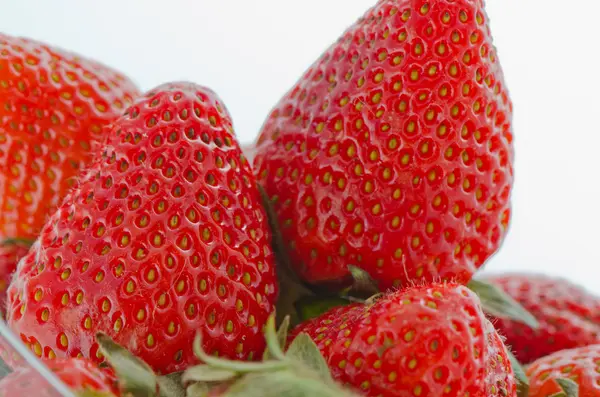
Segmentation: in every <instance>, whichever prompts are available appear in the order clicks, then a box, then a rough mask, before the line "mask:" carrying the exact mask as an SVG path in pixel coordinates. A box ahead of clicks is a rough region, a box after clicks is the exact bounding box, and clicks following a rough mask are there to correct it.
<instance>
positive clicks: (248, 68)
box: [0, 0, 600, 294]
mask: <svg viewBox="0 0 600 397" xmlns="http://www.w3.org/2000/svg"><path fill="white" fill-rule="evenodd" d="M373 3H374V0H188V1H183V0H181V1H177V0H160V1H150V0H137V1H135V0H120V1H114V0H103V1H93V2H92V1H86V0H71V1H67V0H38V1H33V0H0V5H1V7H0V10H1V11H0V30H1V31H4V32H5V33H9V34H13V35H23V36H28V37H32V38H36V39H41V40H44V41H46V42H49V43H52V44H55V45H57V46H61V47H64V48H67V49H70V50H73V51H76V52H79V53H81V54H83V55H87V56H90V57H93V58H96V59H98V60H101V61H103V62H104V63H107V64H109V65H111V66H114V67H116V68H119V69H120V70H122V71H123V72H124V73H126V74H128V75H129V76H132V77H133V78H134V80H135V81H136V82H137V83H138V84H139V85H140V86H141V87H142V88H143V89H149V88H152V87H153V86H155V85H158V84H160V83H163V82H166V81H170V80H182V79H187V80H192V81H195V82H197V83H200V84H204V85H208V86H210V87H212V88H213V89H215V90H216V91H217V92H218V93H219V95H220V96H221V97H222V98H223V100H224V101H225V103H226V105H227V107H228V108H229V110H230V112H231V113H232V115H233V118H234V122H235V126H236V130H237V134H238V136H239V137H240V139H241V140H242V141H243V142H250V141H252V140H253V139H254V137H255V135H256V133H257V132H258V130H259V128H260V126H261V124H262V122H263V119H264V117H265V116H266V115H267V113H268V111H269V110H270V108H271V107H272V106H273V105H274V104H275V103H276V102H277V100H278V99H279V98H280V96H281V95H282V94H283V93H284V92H285V91H287V89H288V88H289V87H290V86H291V85H292V84H293V83H294V82H295V80H296V79H297V77H298V76H299V75H300V74H301V73H302V72H303V71H304V70H305V69H306V68H307V67H308V66H309V65H310V64H311V63H312V62H313V60H314V59H315V58H316V57H317V56H318V55H319V54H320V53H321V52H322V50H324V49H325V48H326V47H327V46H328V45H329V44H330V43H331V42H333V41H334V40H335V39H336V38H337V37H338V35H339V34H340V33H341V32H342V31H343V30H344V29H345V27H346V26H348V25H349V24H351V23H352V22H353V21H354V20H355V19H357V18H358V17H359V16H360V15H361V14H362V13H363V11H364V10H366V9H367V8H368V7H370V6H371V5H372V4H373ZM488 14H489V16H490V18H491V21H492V33H493V35H494V37H495V43H496V45H497V47H498V52H499V56H500V59H501V62H502V64H503V66H504V71H505V75H506V79H507V83H508V85H509V88H510V90H511V94H512V99H513V101H514V104H515V124H514V131H515V136H516V152H517V163H516V178H517V179H516V185H515V189H514V193H513V203H514V216H513V222H512V226H511V231H510V234H509V236H508V238H507V240H506V242H505V244H504V247H503V248H502V250H501V252H500V253H499V254H497V255H496V256H495V257H494V258H493V259H492V260H491V261H490V262H489V264H488V269H489V270H490V271H494V272H499V271H505V270H530V271H543V272H547V273H551V274H556V275H563V276H565V277H568V278H570V279H572V280H574V281H577V282H580V283H582V284H584V285H586V286H587V287H589V288H590V289H594V290H596V291H597V292H598V293H599V294H600V277H599V276H600V248H599V247H600V175H599V174H600V156H599V147H598V146H599V145H600V118H599V117H598V116H599V115H600V95H599V94H600V64H599V63H598V54H599V53H600V44H599V41H600V40H599V39H600V19H599V16H600V5H599V3H598V2H597V0H577V1H576V2H574V3H573V2H572V3H569V2H565V1H559V0H488Z"/></svg>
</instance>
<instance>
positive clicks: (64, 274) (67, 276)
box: [60, 269, 71, 281]
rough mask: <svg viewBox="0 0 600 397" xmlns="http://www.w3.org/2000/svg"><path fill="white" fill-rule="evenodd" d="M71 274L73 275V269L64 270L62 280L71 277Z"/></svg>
mask: <svg viewBox="0 0 600 397" xmlns="http://www.w3.org/2000/svg"><path fill="white" fill-rule="evenodd" d="M69 276H71V269H66V270H65V271H63V272H62V273H61V275H60V278H61V280H63V281H64V280H66V279H68V278H69Z"/></svg>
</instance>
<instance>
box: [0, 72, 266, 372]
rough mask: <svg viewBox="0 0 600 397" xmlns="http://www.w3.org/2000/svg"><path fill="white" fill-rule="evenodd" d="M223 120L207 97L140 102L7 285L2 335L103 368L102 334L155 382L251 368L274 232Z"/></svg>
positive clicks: (193, 89)
mask: <svg viewBox="0 0 600 397" xmlns="http://www.w3.org/2000/svg"><path fill="white" fill-rule="evenodd" d="M260 200H261V199H260V195H259V192H258V190H257V188H256V183H255V181H254V177H253V175H252V170H251V168H250V165H249V164H248V163H247V161H246V160H245V158H244V156H243V154H242V152H241V150H240V148H239V146H238V144H237V142H236V138H235V136H234V133H233V129H232V124H231V118H230V116H229V114H228V112H227V110H226V109H225V107H224V105H223V104H222V102H221V101H220V99H219V98H218V97H217V95H216V94H215V93H214V92H212V91H211V90H209V89H207V88H204V87H200V86H197V85H194V84H191V83H174V84H166V85H163V86H160V87H158V88H156V89H155V90H153V91H151V92H149V93H147V94H146V95H145V96H144V97H142V98H140V99H139V100H137V101H136V102H135V103H134V105H133V106H132V107H131V108H129V110H127V112H126V113H125V115H124V116H122V117H120V118H119V119H118V120H117V121H116V122H115V123H114V125H113V126H112V128H111V130H110V131H109V139H108V141H107V143H106V146H105V148H104V152H103V153H102V156H99V157H98V158H97V159H96V161H95V162H94V164H93V165H92V167H91V169H90V171H89V172H88V173H87V174H86V176H85V177H84V178H83V179H82V181H81V182H80V184H79V186H78V187H77V188H76V189H75V190H74V191H73V192H72V193H71V194H69V195H68V196H67V198H66V199H65V201H64V203H63V204H62V206H61V207H59V209H58V211H57V212H56V213H55V214H54V215H53V216H52V217H51V218H50V220H49V222H48V223H47V225H46V226H45V227H44V229H43V230H42V234H41V236H40V237H39V239H38V240H37V242H36V243H35V244H34V245H33V246H32V248H31V250H30V252H29V254H28V255H26V256H25V257H24V258H23V259H22V261H21V262H20V265H19V268H18V269H17V273H16V276H15V278H14V279H13V282H12V284H11V285H10V287H9V309H8V312H9V313H8V319H9V324H10V326H11V327H12V329H13V330H14V331H15V332H16V333H17V334H18V335H20V336H21V338H22V339H23V341H25V342H26V343H27V344H29V345H30V346H31V348H32V349H33V351H34V352H35V353H36V354H37V355H38V356H43V357H51V356H53V355H56V356H58V357H65V356H77V355H79V354H82V355H84V356H86V357H92V358H94V359H96V360H99V356H98V345H97V343H96V342H95V340H94V335H95V333H96V332H97V331H103V332H106V333H107V334H108V335H109V336H110V337H111V338H113V339H114V340H115V341H116V342H117V343H119V344H121V345H123V346H124V347H125V348H127V349H129V350H130V351H131V352H133V353H134V354H136V355H138V356H139V357H140V358H141V359H143V360H144V361H146V362H147V363H148V364H149V365H150V366H151V367H152V368H153V369H155V370H156V371H158V372H162V373H167V372H172V371H177V370H181V369H183V368H185V367H187V366H188V365H189V364H191V363H193V362H195V361H196V360H195V358H194V355H193V352H192V341H193V339H194V336H195V334H196V333H197V332H198V331H200V330H201V331H202V332H203V333H204V336H205V341H206V342H205V346H204V347H205V348H206V350H207V351H209V352H210V353H211V354H217V353H218V354H219V355H221V356H225V357H230V358H236V359H251V358H259V357H260V354H262V352H263V349H264V340H263V337H262V333H261V328H262V326H263V323H264V322H265V321H266V319H267V317H268V315H269V313H271V311H272V310H273V304H274V301H275V298H276V295H277V293H276V292H277V291H276V278H275V272H274V263H273V253H272V250H271V247H270V240H271V234H270V231H269V230H268V226H267V220H266V214H265V212H264V209H263V208H262V206H261V201H260Z"/></svg>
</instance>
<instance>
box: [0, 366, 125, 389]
mask: <svg viewBox="0 0 600 397" xmlns="http://www.w3.org/2000/svg"><path fill="white" fill-rule="evenodd" d="M45 364H46V365H47V366H48V368H49V369H50V370H51V371H52V372H54V374H55V375H56V376H57V377H58V378H59V379H60V380H62V381H63V383H65V384H66V385H67V386H69V387H70V388H71V389H72V391H73V392H74V393H76V395H77V396H86V394H85V393H86V392H88V393H90V394H87V395H89V396H94V397H118V396H119V395H120V394H119V390H118V388H117V384H116V379H115V377H114V375H113V374H112V372H111V371H108V370H103V369H100V368H98V367H97V366H96V364H94V363H93V362H91V361H89V360H85V359H81V358H79V359H78V358H68V359H61V360H56V361H45ZM92 392H95V393H94V394H92ZM55 393H56V392H53V391H51V390H50V389H49V385H48V383H47V382H46V381H45V380H44V378H42V375H41V374H39V373H38V372H36V370H35V369H33V368H31V367H24V368H19V369H18V370H16V371H15V372H13V373H11V374H10V375H8V376H7V377H5V378H3V379H2V380H1V381H0V397H16V396H27V395H30V396H39V397H55V396H58V394H55Z"/></svg>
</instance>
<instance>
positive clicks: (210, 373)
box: [182, 365, 238, 384]
mask: <svg viewBox="0 0 600 397" xmlns="http://www.w3.org/2000/svg"><path fill="white" fill-rule="evenodd" d="M237 376H238V373H237V372H236V371H232V370H229V369H222V368H213V367H211V366H210V365H195V366H193V367H191V368H188V369H187V370H186V371H185V373H184V374H183V377H182V381H183V383H184V384H187V383H190V382H225V381H228V380H231V379H233V378H236V377H237Z"/></svg>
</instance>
